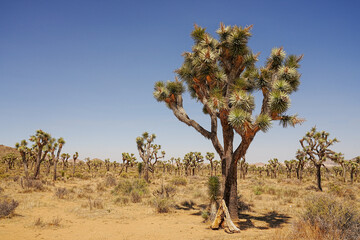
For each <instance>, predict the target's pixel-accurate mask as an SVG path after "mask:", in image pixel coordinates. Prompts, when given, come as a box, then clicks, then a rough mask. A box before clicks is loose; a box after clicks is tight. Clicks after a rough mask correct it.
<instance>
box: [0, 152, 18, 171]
mask: <svg viewBox="0 0 360 240" xmlns="http://www.w3.org/2000/svg"><path fill="white" fill-rule="evenodd" d="M2 160H3V162H4V163H5V164H6V171H8V170H11V169H13V168H14V165H15V162H16V160H17V157H16V155H15V154H14V153H8V154H6V155H5V156H3V157H2Z"/></svg>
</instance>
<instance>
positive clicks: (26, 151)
mask: <svg viewBox="0 0 360 240" xmlns="http://www.w3.org/2000/svg"><path fill="white" fill-rule="evenodd" d="M27 144H28V143H27V142H26V140H22V141H21V143H16V144H15V147H16V149H17V150H18V151H19V153H20V156H21V159H22V163H23V166H24V172H25V177H26V179H28V178H29V170H28V169H29V155H30V154H31V149H30V148H28V147H27Z"/></svg>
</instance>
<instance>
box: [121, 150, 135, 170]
mask: <svg viewBox="0 0 360 240" xmlns="http://www.w3.org/2000/svg"><path fill="white" fill-rule="evenodd" d="M122 160H123V166H125V172H127V171H128V167H133V166H134V163H135V161H136V157H135V155H134V154H133V153H126V152H123V153H122Z"/></svg>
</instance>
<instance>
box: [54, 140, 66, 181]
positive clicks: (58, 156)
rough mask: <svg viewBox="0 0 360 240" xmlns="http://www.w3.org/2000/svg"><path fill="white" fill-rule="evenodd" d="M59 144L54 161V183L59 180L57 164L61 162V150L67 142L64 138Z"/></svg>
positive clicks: (58, 141)
mask: <svg viewBox="0 0 360 240" xmlns="http://www.w3.org/2000/svg"><path fill="white" fill-rule="evenodd" d="M57 144H58V149H57V153H56V158H55V161H54V177H53V179H54V181H56V179H57V164H58V162H59V158H60V154H61V150H62V148H63V146H64V144H65V140H64V139H63V138H59V139H58V140H57Z"/></svg>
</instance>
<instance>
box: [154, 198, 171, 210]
mask: <svg viewBox="0 0 360 240" xmlns="http://www.w3.org/2000/svg"><path fill="white" fill-rule="evenodd" d="M153 206H154V207H155V209H156V212H158V213H168V212H170V211H171V209H172V208H173V207H174V202H173V200H171V199H169V198H162V197H156V198H154V199H153Z"/></svg>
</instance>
